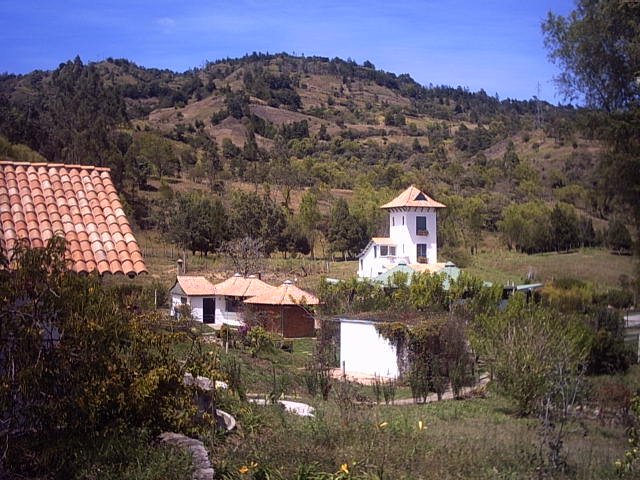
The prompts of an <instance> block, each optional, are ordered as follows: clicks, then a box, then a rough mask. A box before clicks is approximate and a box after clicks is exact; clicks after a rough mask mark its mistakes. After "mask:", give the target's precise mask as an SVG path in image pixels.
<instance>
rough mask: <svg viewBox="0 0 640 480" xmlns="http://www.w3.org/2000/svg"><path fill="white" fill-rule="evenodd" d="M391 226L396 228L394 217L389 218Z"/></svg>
mask: <svg viewBox="0 0 640 480" xmlns="http://www.w3.org/2000/svg"><path fill="white" fill-rule="evenodd" d="M391 226H392V227H395V226H396V217H391Z"/></svg>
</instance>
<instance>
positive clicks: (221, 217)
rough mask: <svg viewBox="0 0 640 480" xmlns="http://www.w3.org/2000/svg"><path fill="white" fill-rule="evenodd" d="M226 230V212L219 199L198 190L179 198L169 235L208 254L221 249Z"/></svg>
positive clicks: (191, 248) (191, 249) (194, 250)
mask: <svg viewBox="0 0 640 480" xmlns="http://www.w3.org/2000/svg"><path fill="white" fill-rule="evenodd" d="M227 231H228V229H227V214H226V212H225V209H224V206H223V205H222V202H221V201H220V199H219V198H217V197H216V198H211V197H210V196H208V195H206V194H203V193H200V192H197V191H195V192H190V193H188V194H186V195H180V196H178V197H177V199H176V208H175V211H174V212H173V215H172V216H171V218H170V219H169V234H170V236H171V238H172V239H173V241H174V242H176V243H177V244H178V245H180V246H181V247H183V248H186V249H188V250H190V251H191V253H192V254H195V253H196V252H201V253H203V254H204V255H205V256H206V255H207V254H208V253H209V252H215V251H216V250H218V249H219V248H220V246H221V245H222V242H223V241H224V240H225V238H226V237H227Z"/></svg>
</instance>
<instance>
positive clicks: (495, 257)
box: [465, 248, 634, 287]
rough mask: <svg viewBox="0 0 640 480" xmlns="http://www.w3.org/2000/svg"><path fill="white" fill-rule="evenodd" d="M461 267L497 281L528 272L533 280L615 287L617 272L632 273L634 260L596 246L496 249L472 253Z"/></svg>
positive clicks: (516, 278) (519, 277) (521, 277)
mask: <svg viewBox="0 0 640 480" xmlns="http://www.w3.org/2000/svg"><path fill="white" fill-rule="evenodd" d="M465 270H466V271H467V272H469V273H471V274H472V275H475V276H478V277H480V278H482V279H483V280H488V281H492V282H498V283H506V282H508V281H513V282H517V283H519V282H523V281H524V279H525V278H526V276H527V273H528V272H531V273H533V275H534V278H535V281H542V282H546V281H549V280H552V279H553V278H562V277H574V278H578V279H581V280H585V281H590V282H593V283H595V284H596V285H598V286H603V287H604V286H607V287H615V286H618V285H619V279H620V276H621V275H627V276H628V277H632V276H633V275H634V260H633V257H630V256H624V255H622V256H621V255H614V254H611V253H609V251H608V250H604V249H596V248H587V249H583V250H579V251H576V252H573V253H560V254H558V253H540V254H536V255H526V254H523V253H517V252H515V251H508V250H496V251H492V252H484V253H479V254H478V255H475V256H474V257H473V258H472V264H471V265H470V266H469V267H468V268H466V269H465Z"/></svg>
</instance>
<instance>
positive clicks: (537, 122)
mask: <svg viewBox="0 0 640 480" xmlns="http://www.w3.org/2000/svg"><path fill="white" fill-rule="evenodd" d="M577 118H578V115H577V114H576V111H575V110H574V109H573V108H571V107H554V106H552V105H550V104H548V103H546V102H543V101H537V100H535V99H532V100H528V101H516V100H509V99H507V100H500V99H498V98H497V97H494V96H490V95H487V94H486V93H485V92H484V91H482V90H481V91H479V92H470V91H469V90H468V89H465V88H461V87H457V88H453V87H448V86H432V85H429V86H422V85H419V84H418V83H417V82H415V81H414V80H413V79H412V78H411V77H410V76H409V75H407V74H402V75H396V74H393V73H387V72H384V71H381V70H377V69H376V68H375V66H374V65H373V64H371V63H370V62H364V64H362V65H358V64H357V63H356V62H354V61H351V60H346V61H345V60H341V59H338V58H334V59H328V58H320V57H294V56H290V55H287V54H277V55H265V54H252V55H249V56H245V57H243V58H240V59H225V60H220V61H217V62H211V63H208V64H206V65H205V66H204V67H202V68H196V69H193V70H189V71H186V72H184V73H176V72H172V71H169V70H159V69H154V68H143V67H140V66H137V65H135V64H134V63H132V62H130V61H128V60H123V59H116V60H114V59H111V58H109V59H107V60H105V61H102V62H96V63H89V64H84V63H83V62H82V61H81V60H80V59H79V58H76V59H75V60H73V61H69V62H67V63H64V64H61V65H60V66H59V68H58V69H56V70H55V71H52V72H44V71H34V72H32V73H30V74H27V75H8V74H5V75H3V76H1V77H0V135H1V136H2V138H0V155H1V156H3V157H13V158H16V159H18V160H42V157H44V158H45V159H46V160H48V161H52V162H65V163H80V164H98V165H104V166H109V167H111V168H112V174H113V176H114V180H115V181H116V183H117V184H118V186H119V188H120V189H121V191H123V192H124V193H125V195H126V196H127V199H128V200H129V202H130V203H131V204H132V206H133V207H134V210H135V212H134V216H135V219H136V220H137V221H138V223H139V224H140V225H142V226H144V225H151V226H152V225H153V221H152V220H150V219H149V218H146V217H145V212H149V211H150V208H149V206H148V205H146V204H145V203H144V202H146V201H150V200H149V198H150V197H149V195H147V194H146V193H144V192H146V191H148V184H149V183H150V182H151V183H153V181H154V180H153V179H154V178H158V177H160V178H180V179H181V181H189V182H190V183H191V182H195V183H193V185H195V184H196V183H197V184H201V185H204V186H210V187H211V188H212V189H213V190H215V191H218V192H220V191H221V190H222V189H224V188H225V185H227V184H228V182H229V181H242V182H250V183H254V184H263V185H264V184H266V185H269V186H270V187H272V188H273V187H276V188H278V189H280V190H283V191H286V192H289V191H293V190H296V189H300V188H304V187H318V188H317V189H316V190H317V191H329V190H328V189H347V190H350V189H355V188H359V189H361V190H362V189H370V190H372V191H374V192H377V194H378V196H380V197H384V196H385V195H387V196H388V195H389V194H390V192H396V193H397V191H399V190H400V189H402V188H405V187H406V186H407V185H409V184H415V185H417V186H419V187H421V188H424V189H425V190H426V191H428V192H430V193H431V194H433V195H434V196H436V197H440V198H444V199H445V200H447V201H448V202H449V204H452V205H455V204H456V202H459V203H460V204H462V203H464V202H467V201H468V200H469V199H477V200H478V201H479V202H481V204H482V206H483V207H482V208H483V212H484V215H483V217H482V218H483V220H482V228H484V229H488V230H495V229H496V228H497V223H498V221H499V220H500V219H501V217H502V213H503V210H504V209H505V207H507V206H508V205H510V204H511V203H514V202H515V203H526V202H542V203H543V204H546V205H551V206H552V205H553V204H554V203H556V202H564V203H566V204H570V205H571V206H572V207H573V208H575V209H577V212H579V213H580V214H581V215H583V216H585V217H590V218H591V217H594V218H607V217H608V216H609V215H610V210H611V205H609V204H608V199H607V198H606V197H605V196H603V195H599V194H596V193H595V192H596V191H595V190H594V188H593V187H594V185H596V184H597V182H598V175H597V173H596V169H595V165H596V163H597V160H598V156H599V153H600V148H599V146H598V145H597V144H596V143H595V142H594V141H592V140H590V139H588V138H585V137H584V134H582V133H580V132H581V131H582V130H580V129H579V128H578V125H577V122H578V120H577ZM140 192H143V193H144V194H140ZM152 197H153V196H151V198H152ZM285 197H287V198H286V199H285V203H287V205H286V206H287V207H289V205H288V201H289V198H288V193H287V194H286V195H285ZM376 201H377V199H376ZM140 205H142V206H141V207H140ZM136 206H138V207H139V208H135V207H136ZM451 211H455V208H454V209H453V210H451ZM369 221H370V222H371V220H369ZM374 223H375V222H374ZM377 228H378V226H376V225H375V224H373V225H371V224H370V225H369V226H368V230H369V231H373V230H376V229H377Z"/></svg>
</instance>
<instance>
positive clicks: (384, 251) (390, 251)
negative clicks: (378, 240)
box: [380, 245, 396, 257]
mask: <svg viewBox="0 0 640 480" xmlns="http://www.w3.org/2000/svg"><path fill="white" fill-rule="evenodd" d="M395 255H396V247H391V246H389V245H380V256H381V257H395Z"/></svg>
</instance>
